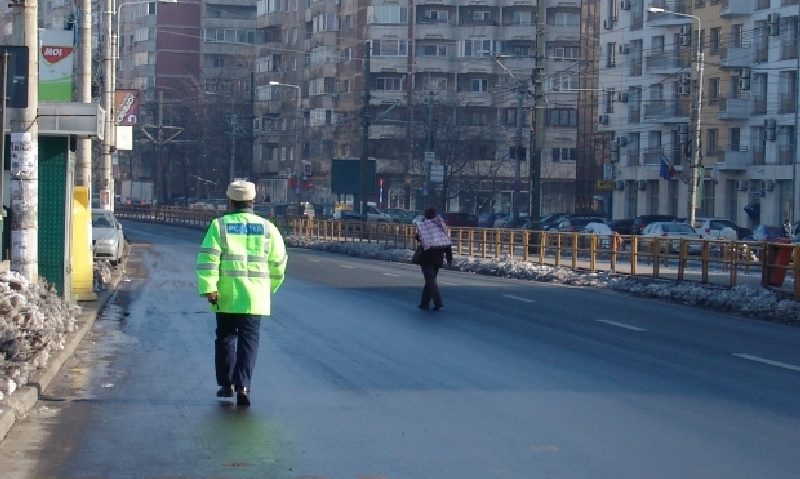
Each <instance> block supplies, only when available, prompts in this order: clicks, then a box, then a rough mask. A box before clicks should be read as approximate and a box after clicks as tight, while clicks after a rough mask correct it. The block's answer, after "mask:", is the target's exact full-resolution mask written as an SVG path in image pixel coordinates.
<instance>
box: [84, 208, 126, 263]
mask: <svg viewBox="0 0 800 479" xmlns="http://www.w3.org/2000/svg"><path fill="white" fill-rule="evenodd" d="M124 252H125V237H124V235H123V234H122V224H120V222H119V221H117V217H116V216H114V213H112V212H111V211H108V210H104V209H93V210H92V254H93V255H94V259H95V260H103V259H107V260H108V261H110V262H111V264H113V265H116V264H117V263H119V260H120V259H122V255H123V254H124Z"/></svg>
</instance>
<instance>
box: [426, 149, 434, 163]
mask: <svg viewBox="0 0 800 479" xmlns="http://www.w3.org/2000/svg"><path fill="white" fill-rule="evenodd" d="M435 159H436V154H435V153H434V152H432V151H426V152H425V163H433V161H434V160H435Z"/></svg>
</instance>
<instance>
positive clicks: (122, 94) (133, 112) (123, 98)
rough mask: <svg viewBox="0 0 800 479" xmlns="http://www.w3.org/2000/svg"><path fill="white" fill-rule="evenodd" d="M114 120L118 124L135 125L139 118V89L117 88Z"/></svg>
mask: <svg viewBox="0 0 800 479" xmlns="http://www.w3.org/2000/svg"><path fill="white" fill-rule="evenodd" d="M114 116H115V118H114V122H115V123H116V124H117V125H128V126H133V125H135V124H136V123H137V121H138V119H139V90H117V91H116V92H114Z"/></svg>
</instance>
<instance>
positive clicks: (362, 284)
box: [0, 221, 800, 479]
mask: <svg viewBox="0 0 800 479" xmlns="http://www.w3.org/2000/svg"><path fill="white" fill-rule="evenodd" d="M125 229H126V232H127V235H128V238H129V240H130V241H131V243H132V253H131V257H130V259H129V261H128V264H127V270H126V273H125V274H126V278H127V279H128V281H125V280H124V281H123V282H121V283H120V290H119V291H118V292H117V294H116V295H115V297H114V299H113V300H112V302H111V303H110V305H109V307H108V308H107V310H106V311H105V313H104V314H103V316H102V317H101V318H99V319H98V321H97V323H96V325H95V328H94V331H93V332H92V333H91V335H90V337H88V338H87V341H85V344H84V346H83V348H81V350H80V351H79V352H78V353H77V354H76V357H75V360H73V361H71V362H69V363H67V365H65V367H64V370H63V371H62V375H61V376H60V377H59V379H58V380H57V381H55V382H54V383H53V385H52V386H51V388H50V389H49V390H48V391H47V393H46V398H45V400H43V401H41V402H40V403H39V405H38V406H37V407H36V408H35V412H34V413H33V414H32V415H31V416H30V417H29V418H28V419H26V420H24V421H21V422H19V423H18V425H17V426H15V428H14V429H13V430H12V432H11V433H10V435H9V436H8V437H7V438H6V440H5V441H3V442H2V444H0V471H1V472H0V476H2V477H3V478H8V479H12V478H14V479H16V478H148V479H149V478H294V479H300V478H303V479H310V478H315V479H322V478H353V479H356V478H359V479H368V478H383V479H399V478H407V479H421V478H436V479H441V478H454V479H455V478H457V479H461V478H463V479H470V478H476V479H489V478H615V479H619V478H662V477H663V478H696V477H708V478H718V477H719V478H762V477H763V478H767V477H769V478H784V477H785V478H794V477H797V475H798V471H800V455H799V454H797V445H798V444H800V329H798V328H796V327H790V326H784V325H779V324H773V323H767V322H762V321H757V320H750V319H744V318H739V317H735V316H731V315H727V314H719V313H716V312H713V311H706V310H698V309H692V308H686V307H682V306H680V305H675V304H670V303H664V302H659V301H655V300H649V299H639V298H633V297H628V296H623V295H619V294H616V293H613V292H609V291H606V290H601V289H583V288H574V287H565V286H560V285H550V284H538V283H531V282H525V281H516V280H507V279H502V278H493V277H485V276H474V275H469V274H465V273H459V272H453V271H444V272H443V273H442V274H441V275H440V284H441V286H442V290H443V296H444V302H445V307H444V309H443V310H442V311H440V312H432V311H428V312H425V311H420V310H418V309H417V308H416V304H417V302H418V300H419V291H420V287H421V283H422V277H421V274H420V272H419V270H418V268H417V267H415V266H413V265H409V264H398V263H388V262H382V261H375V260H363V259H358V258H352V257H347V256H342V255H331V254H326V253H321V252H314V251H308V250H290V259H289V267H288V279H287V280H286V282H285V283H284V286H283V288H282V289H281V290H280V292H279V293H278V294H277V295H276V296H275V297H274V298H273V317H272V318H271V319H269V320H268V321H265V322H264V323H263V325H262V335H261V348H260V353H259V354H260V356H259V361H258V365H257V367H256V370H255V377H254V382H253V395H252V398H253V405H252V406H251V407H250V408H249V409H245V408H238V407H236V406H234V405H232V402H231V401H229V400H219V399H218V398H216V397H215V396H214V393H215V391H216V384H215V382H214V373H213V331H214V317H213V315H212V314H211V313H210V312H209V309H208V307H207V305H206V304H205V302H204V301H203V300H201V299H200V298H199V297H197V295H196V292H195V281H194V257H195V254H196V251H197V248H198V246H199V243H200V240H201V236H202V233H201V232H199V231H193V230H188V229H181V228H175V227H169V226H159V225H151V224H144V223H134V222H130V221H129V222H126V223H125Z"/></svg>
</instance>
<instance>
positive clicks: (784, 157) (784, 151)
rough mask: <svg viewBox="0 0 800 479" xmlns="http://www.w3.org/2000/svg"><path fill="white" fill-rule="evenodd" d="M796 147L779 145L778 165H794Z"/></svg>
mask: <svg viewBox="0 0 800 479" xmlns="http://www.w3.org/2000/svg"><path fill="white" fill-rule="evenodd" d="M794 160H795V154H794V145H778V164H779V165H791V164H792V163H794Z"/></svg>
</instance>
